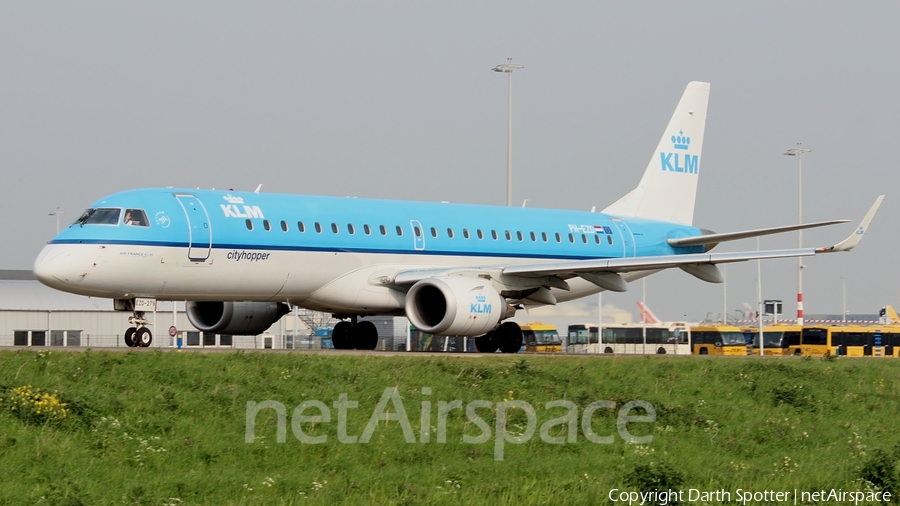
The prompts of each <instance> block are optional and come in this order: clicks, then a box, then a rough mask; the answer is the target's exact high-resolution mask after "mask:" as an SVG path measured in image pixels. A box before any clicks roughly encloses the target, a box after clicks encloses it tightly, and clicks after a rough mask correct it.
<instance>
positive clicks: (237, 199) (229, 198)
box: [223, 193, 244, 204]
mask: <svg viewBox="0 0 900 506" xmlns="http://www.w3.org/2000/svg"><path fill="white" fill-rule="evenodd" d="M223 198H224V199H225V200H227V201H228V202H231V203H232V204H243V203H244V199H242V198H241V197H235V196H234V195H232V194H230V193H229V194H228V195H225V196H224V197H223Z"/></svg>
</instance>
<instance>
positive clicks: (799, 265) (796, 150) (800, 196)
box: [784, 142, 812, 325]
mask: <svg viewBox="0 0 900 506" xmlns="http://www.w3.org/2000/svg"><path fill="white" fill-rule="evenodd" d="M801 144H802V143H800V142H798V143H797V147H796V148H793V149H789V150H787V151H785V152H784V154H785V156H796V157H797V223H798V224H800V225H802V224H803V153H809V152H811V151H812V150H811V149H807V148H801V147H800V145H801ZM801 248H803V230H798V231H797V249H801ZM797 325H803V259H802V258H800V257H797Z"/></svg>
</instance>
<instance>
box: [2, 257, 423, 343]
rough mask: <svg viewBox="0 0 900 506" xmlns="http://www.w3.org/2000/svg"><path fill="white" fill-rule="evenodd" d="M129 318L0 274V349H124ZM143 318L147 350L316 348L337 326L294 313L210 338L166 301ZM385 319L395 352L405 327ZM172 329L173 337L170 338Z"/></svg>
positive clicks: (13, 274)
mask: <svg viewBox="0 0 900 506" xmlns="http://www.w3.org/2000/svg"><path fill="white" fill-rule="evenodd" d="M129 315H130V313H128V312H123V311H115V310H113V302H112V300H110V299H100V298H95V297H85V296H82V295H75V294H70V293H65V292H60V291H57V290H54V289H52V288H49V287H47V286H44V285H42V284H41V283H39V282H38V281H37V280H36V279H34V276H33V275H32V273H31V271H27V270H0V346H16V347H69V346H74V347H97V348H100V347H125V342H124V333H125V329H126V328H127V327H128V323H127V322H128V316H129ZM147 318H148V319H149V320H150V321H151V325H150V329H151V331H152V332H153V342H152V343H151V344H150V347H151V348H170V347H176V346H177V342H178V341H177V339H178V338H180V339H181V343H182V346H183V347H185V348H244V349H253V348H271V349H285V348H287V349H291V348H293V349H299V348H320V347H322V339H321V337H322V336H321V335H320V336H316V335H315V334H316V332H315V330H316V328H319V327H328V326H331V325H333V324H334V322H335V320H333V319H331V318H330V317H329V315H323V314H321V313H312V312H307V311H303V310H299V311H298V310H295V311H293V312H292V313H291V314H288V315H286V316H285V317H283V318H281V319H280V320H279V321H277V322H276V323H275V324H274V325H272V326H271V327H269V329H268V330H267V331H266V332H264V333H262V334H260V335H259V336H229V335H220V334H210V333H206V332H201V331H199V330H197V329H196V328H195V327H194V326H193V325H191V323H190V321H189V320H188V318H187V315H186V314H185V311H184V302H175V303H173V302H166V301H160V302H158V304H157V307H156V311H154V312H152V313H147ZM384 320H385V321H380V320H375V319H373V320H372V321H373V323H375V324H376V326H377V327H378V328H379V335H380V336H383V337H382V338H381V339H380V342H379V346H378V348H379V349H396V344H395V343H400V342H401V341H402V342H404V343H405V340H406V335H405V332H404V330H403V329H404V327H403V325H400V324H397V323H396V322H395V321H394V320H395V319H392V318H387V319H384ZM402 320H403V321H404V322H405V321H406V319H405V318H402ZM171 327H175V331H174V332H175V334H176V335H175V337H170V336H169V330H170V328H171ZM319 334H322V332H319Z"/></svg>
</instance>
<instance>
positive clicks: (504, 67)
mask: <svg viewBox="0 0 900 506" xmlns="http://www.w3.org/2000/svg"><path fill="white" fill-rule="evenodd" d="M506 60H507V61H508V62H509V63H503V64H500V65H497V66H496V67H494V68H492V69H491V70H493V71H494V72H505V73H506V74H508V75H509V84H508V86H509V91H508V96H509V112H508V114H507V118H506V205H507V206H511V205H512V75H513V71H514V70H519V69H523V68H525V67H524V66H523V65H514V64H513V63H512V58H507V59H506Z"/></svg>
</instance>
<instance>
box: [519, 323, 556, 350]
mask: <svg viewBox="0 0 900 506" xmlns="http://www.w3.org/2000/svg"><path fill="white" fill-rule="evenodd" d="M519 327H520V328H521V329H522V342H523V343H525V351H531V352H537V353H559V352H561V351H562V340H560V338H559V332H557V331H556V327H554V326H553V325H545V324H543V323H541V322H532V323H527V324H525V325H519Z"/></svg>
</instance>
